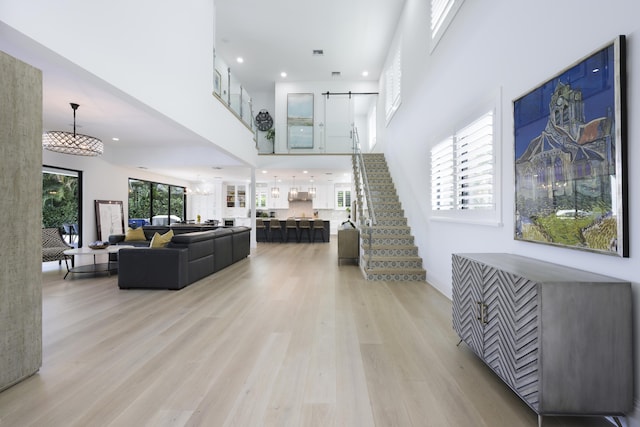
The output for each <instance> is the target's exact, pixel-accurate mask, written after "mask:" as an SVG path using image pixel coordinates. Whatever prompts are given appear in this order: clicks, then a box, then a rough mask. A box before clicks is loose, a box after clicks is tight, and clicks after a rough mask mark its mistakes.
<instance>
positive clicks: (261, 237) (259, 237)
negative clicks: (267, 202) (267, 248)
mask: <svg viewBox="0 0 640 427" xmlns="http://www.w3.org/2000/svg"><path fill="white" fill-rule="evenodd" d="M294 219H295V221H296V236H298V238H299V241H300V243H311V242H318V243H322V242H324V243H328V242H329V236H330V234H331V221H329V220H322V219H313V218H294ZM303 219H308V220H309V222H310V223H311V222H313V221H322V222H323V228H324V233H323V237H324V240H323V239H321V238H320V236H319V235H318V236H316V238H315V239H314V230H313V229H310V231H309V233H308V234H307V232H306V231H305V230H303V229H300V221H301V220H303ZM262 220H263V221H264V227H265V231H266V233H265V232H263V230H261V229H256V241H258V242H281V241H282V242H286V241H287V220H286V219H277V218H262ZM271 221H278V222H279V223H280V230H271ZM279 232H281V234H278V233H279ZM274 233H275V236H274ZM265 234H266V236H267V237H268V240H267V239H266V238H265ZM309 236H311V239H309ZM289 241H292V240H291V239H290V240H289Z"/></svg>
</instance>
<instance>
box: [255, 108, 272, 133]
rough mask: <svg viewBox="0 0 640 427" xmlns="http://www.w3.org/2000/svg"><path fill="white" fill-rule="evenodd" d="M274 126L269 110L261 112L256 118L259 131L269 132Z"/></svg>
mask: <svg viewBox="0 0 640 427" xmlns="http://www.w3.org/2000/svg"><path fill="white" fill-rule="evenodd" d="M272 126H273V119H272V118H271V115H270V114H269V112H268V111H267V110H260V112H259V113H258V115H257V116H256V127H257V128H258V130H261V131H263V132H264V131H267V130H269V129H271V127H272Z"/></svg>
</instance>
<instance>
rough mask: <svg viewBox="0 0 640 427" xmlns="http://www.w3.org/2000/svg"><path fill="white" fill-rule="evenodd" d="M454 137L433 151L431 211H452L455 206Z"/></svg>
mask: <svg viewBox="0 0 640 427" xmlns="http://www.w3.org/2000/svg"><path fill="white" fill-rule="evenodd" d="M453 165H454V162H453V137H452V136H451V137H448V138H447V139H445V140H444V141H442V142H440V143H439V144H438V145H436V146H435V147H433V148H432V149H431V209H432V210H434V211H436V210H450V209H453V206H454V203H453V202H454V199H455V197H454V182H453V176H454V172H453Z"/></svg>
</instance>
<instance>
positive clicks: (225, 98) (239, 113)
mask: <svg viewBox="0 0 640 427" xmlns="http://www.w3.org/2000/svg"><path fill="white" fill-rule="evenodd" d="M213 95H214V96H216V97H217V98H218V99H219V100H220V101H221V102H222V103H223V104H224V105H225V106H226V107H227V108H228V109H229V110H230V111H231V112H232V113H233V114H234V115H235V116H236V117H238V119H240V121H242V123H244V124H245V126H247V127H248V128H249V129H251V130H252V131H255V128H254V123H253V107H252V101H251V96H250V95H249V93H248V92H247V91H246V89H244V88H243V87H242V84H241V83H240V81H239V80H238V79H236V78H235V76H233V74H232V73H231V68H229V67H227V66H226V65H225V64H224V63H223V62H222V61H220V60H219V59H217V60H216V66H215V70H214V76H213Z"/></svg>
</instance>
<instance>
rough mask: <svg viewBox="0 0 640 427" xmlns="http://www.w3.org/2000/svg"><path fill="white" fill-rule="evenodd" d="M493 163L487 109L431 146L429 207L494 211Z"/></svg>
mask: <svg viewBox="0 0 640 427" xmlns="http://www.w3.org/2000/svg"><path fill="white" fill-rule="evenodd" d="M496 164H497V162H496V156H495V153H494V112H493V111H490V112H488V113H485V114H484V115H482V116H481V117H480V118H478V119H477V120H475V121H473V122H472V123H470V124H468V125H466V126H464V127H463V128H461V129H460V130H458V131H457V132H456V133H455V134H454V135H451V136H449V137H447V138H445V139H444V140H443V141H441V142H440V143H438V144H436V145H435V146H434V147H433V148H432V149H431V210H432V211H437V212H438V215H439V214H443V216H449V217H455V216H456V215H457V216H460V214H459V213H452V214H451V215H447V214H445V213H443V211H452V212H454V211H458V212H461V211H492V212H495V211H496V191H495V182H496V171H495V169H496ZM438 215H436V216H438ZM464 215H466V216H467V217H469V215H471V217H473V216H474V214H468V215H467V214H464ZM476 216H478V217H479V216H483V215H482V214H478V215H476Z"/></svg>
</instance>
